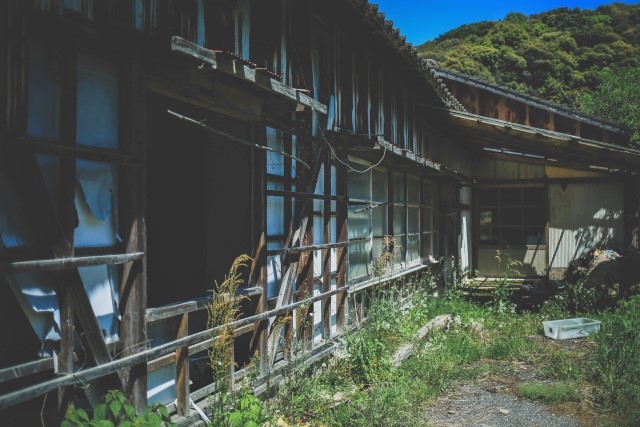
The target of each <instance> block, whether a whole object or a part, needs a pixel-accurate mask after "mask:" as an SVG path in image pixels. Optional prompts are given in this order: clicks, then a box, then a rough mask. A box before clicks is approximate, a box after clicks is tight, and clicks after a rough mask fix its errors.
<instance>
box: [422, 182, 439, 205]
mask: <svg viewBox="0 0 640 427" xmlns="http://www.w3.org/2000/svg"><path fill="white" fill-rule="evenodd" d="M435 194H436V187H435V185H433V183H432V182H429V181H422V200H421V201H420V203H422V204H423V205H427V206H433V205H434V197H435Z"/></svg>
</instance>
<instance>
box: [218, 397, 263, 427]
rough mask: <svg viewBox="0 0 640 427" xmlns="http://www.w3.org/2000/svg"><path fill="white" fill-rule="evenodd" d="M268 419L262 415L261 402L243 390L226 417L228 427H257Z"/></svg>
mask: <svg viewBox="0 0 640 427" xmlns="http://www.w3.org/2000/svg"><path fill="white" fill-rule="evenodd" d="M268 420H269V418H268V417H267V416H266V415H265V414H264V411H263V408H262V401H261V400H260V399H258V398H257V397H256V396H255V395H254V394H253V393H251V392H250V391H249V390H245V391H244V393H243V394H242V396H240V399H238V401H237V402H236V404H235V406H234V408H233V410H232V411H230V412H229V413H228V415H227V416H226V420H225V421H226V422H225V425H228V426H229V427H258V426H261V425H263V424H264V423H265V422H267V421H268Z"/></svg>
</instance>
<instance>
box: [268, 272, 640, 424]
mask: <svg viewBox="0 0 640 427" xmlns="http://www.w3.org/2000/svg"><path fill="white" fill-rule="evenodd" d="M431 285H432V282H431V278H429V277H425V278H423V279H422V280H421V281H419V282H417V283H415V284H414V285H413V288H412V289H411V293H412V294H413V298H412V299H411V300H410V302H407V301H404V303H403V301H402V299H401V295H405V294H406V293H401V292H399V291H397V289H395V288H393V287H389V288H387V290H385V291H381V292H379V293H378V294H376V295H373V297H372V299H371V300H372V302H371V305H370V307H369V308H368V310H367V311H366V317H367V320H366V322H364V323H363V324H362V326H361V328H360V329H359V330H358V331H357V332H350V333H348V334H347V335H346V338H345V346H346V354H345V355H344V356H343V357H342V358H334V359H332V360H330V361H328V362H326V364H323V365H322V366H321V367H320V368H319V369H315V370H304V371H303V372H298V373H292V374H293V375H298V377H297V379H296V380H295V381H294V383H295V384H297V391H296V393H293V394H290V395H289V401H288V402H282V401H276V403H275V406H274V407H273V408H272V411H273V412H272V413H274V414H275V416H276V418H277V417H279V416H281V415H282V416H284V418H285V419H286V420H287V421H288V422H290V423H291V424H292V425H296V423H298V424H299V423H307V424H309V425H323V426H372V425H384V426H396V425H397V426H406V425H425V424H426V423H427V422H428V420H426V419H425V418H424V412H423V410H422V409H421V408H424V407H425V405H427V404H428V403H429V402H431V401H433V400H434V399H436V398H437V397H438V396H439V395H441V394H442V393H444V392H446V391H447V390H448V389H449V388H450V387H452V385H453V384H454V383H455V382H457V381H461V380H464V381H469V380H471V381H473V380H474V379H478V378H480V377H481V376H484V375H488V374H497V375H503V374H505V372H506V371H505V372H496V370H495V366H496V362H495V361H504V362H506V363H505V365H504V366H505V369H506V367H508V366H510V362H516V363H522V362H525V363H526V364H527V365H528V366H532V367H533V368H532V369H534V370H535V371H536V376H537V377H538V378H541V379H546V380H545V381H544V382H534V381H531V382H525V383H522V384H520V385H519V394H520V395H521V396H522V397H525V398H528V399H532V400H539V401H542V402H544V403H561V402H570V401H580V400H581V398H582V396H581V393H580V390H581V389H584V390H589V389H595V390H596V393H595V396H584V398H586V399H595V400H596V401H597V402H598V403H600V404H601V405H603V406H605V407H606V408H609V409H613V410H615V411H617V412H618V413H619V414H621V416H622V417H623V418H624V420H626V422H627V425H640V364H638V361H639V360H640V343H639V338H638V337H639V334H640V298H635V299H632V300H630V301H628V302H623V303H620V305H619V307H618V309H617V310H615V311H609V312H603V313H579V314H581V315H586V316H588V317H595V318H598V319H600V320H602V322H603V330H602V332H601V333H600V334H598V335H595V336H594V337H590V338H588V340H592V342H593V343H594V344H593V345H581V346H579V350H576V348H574V347H572V346H570V347H569V348H566V346H563V345H562V344H561V343H559V342H556V341H551V340H545V339H544V338H543V337H542V327H541V322H542V320H543V319H547V318H548V316H549V315H550V314H549V313H551V310H549V309H548V308H547V309H546V311H545V310H543V311H542V312H541V313H536V314H533V313H528V312H523V313H517V314H516V313H512V312H510V310H504V309H503V308H504V306H505V305H504V304H492V303H489V304H484V305H483V304H478V303H475V302H471V301H468V300H465V299H464V298H463V297H462V295H461V294H460V293H459V292H455V291H453V292H449V293H447V294H445V295H444V296H442V297H439V298H435V297H431V296H430V294H429V290H430V289H431V288H432V286H431ZM440 314H450V315H451V316H452V319H453V320H452V321H451V324H450V325H449V328H448V329H447V330H444V331H434V332H432V333H430V334H429V335H428V336H427V337H426V339H425V340H423V342H421V343H418V346H417V348H416V350H415V351H414V353H413V356H412V357H411V358H409V359H408V360H406V361H405V362H404V363H402V365H401V366H400V367H398V368H395V367H393V366H392V364H391V363H390V357H391V355H392V354H393V353H394V351H395V350H396V349H397V348H398V346H399V345H400V344H402V343H403V342H406V341H407V340H410V339H411V338H412V337H413V336H414V334H415V332H416V330H417V329H418V328H420V327H421V326H423V325H424V324H426V322H428V321H429V320H431V319H433V318H435V317H436V316H437V315H440ZM552 314H553V316H555V318H563V317H569V316H573V315H575V314H576V313H570V312H569V311H568V310H567V308H566V306H565V307H562V306H560V305H558V304H555V306H554V307H553V313H552ZM585 352H587V353H585ZM592 352H594V353H593V354H592ZM507 371H508V369H507Z"/></svg>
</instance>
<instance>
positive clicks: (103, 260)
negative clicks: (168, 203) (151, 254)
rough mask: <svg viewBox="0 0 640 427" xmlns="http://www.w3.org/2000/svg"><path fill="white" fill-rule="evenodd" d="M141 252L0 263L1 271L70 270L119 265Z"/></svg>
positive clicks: (140, 255)
mask: <svg viewBox="0 0 640 427" xmlns="http://www.w3.org/2000/svg"><path fill="white" fill-rule="evenodd" d="M143 256H144V253H143V252H135V253H132V254H117V255H97V256H86V257H71V258H55V259H43V260H34V261H18V262H12V263H7V264H1V265H0V272H2V273H5V274H6V273H24V272H28V271H58V270H72V269H75V268H79V267H91V266H96V265H119V264H124V263H127V262H132V261H135V260H138V259H141V258H142V257H143Z"/></svg>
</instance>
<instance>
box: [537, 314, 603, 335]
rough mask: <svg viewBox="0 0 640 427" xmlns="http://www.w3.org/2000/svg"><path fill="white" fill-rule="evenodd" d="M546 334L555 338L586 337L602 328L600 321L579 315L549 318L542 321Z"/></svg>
mask: <svg viewBox="0 0 640 427" xmlns="http://www.w3.org/2000/svg"><path fill="white" fill-rule="evenodd" d="M542 325H543V326H544V334H545V335H546V336H548V337H549V338H552V339H554V340H570V339H574V338H584V337H586V336H588V335H590V334H594V333H596V332H598V331H599V330H600V321H599V320H593V319H587V318H586V317H578V318H576V319H564V320H548V321H546V322H542Z"/></svg>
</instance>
